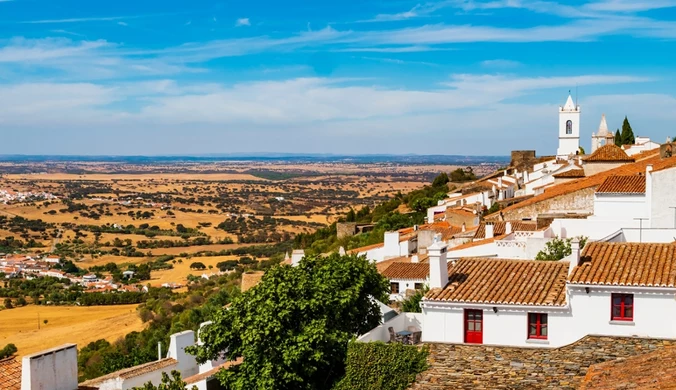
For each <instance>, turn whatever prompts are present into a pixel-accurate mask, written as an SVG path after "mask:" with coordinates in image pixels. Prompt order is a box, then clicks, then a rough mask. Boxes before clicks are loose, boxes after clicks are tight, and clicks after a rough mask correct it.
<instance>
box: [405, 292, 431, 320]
mask: <svg viewBox="0 0 676 390" xmlns="http://www.w3.org/2000/svg"><path fill="white" fill-rule="evenodd" d="M428 291H430V288H429V287H427V286H425V287H424V288H423V289H421V290H417V291H416V292H415V294H413V295H411V296H410V297H408V298H406V299H405V300H404V302H402V303H401V310H402V311H403V312H404V313H422V308H421V307H420V301H422V299H423V297H424V296H425V294H427V292H428Z"/></svg>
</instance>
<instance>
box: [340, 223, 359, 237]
mask: <svg viewBox="0 0 676 390" xmlns="http://www.w3.org/2000/svg"><path fill="white" fill-rule="evenodd" d="M356 233H357V223H356V222H338V223H336V236H337V237H338V238H343V237H350V236H354V235H355V234H356Z"/></svg>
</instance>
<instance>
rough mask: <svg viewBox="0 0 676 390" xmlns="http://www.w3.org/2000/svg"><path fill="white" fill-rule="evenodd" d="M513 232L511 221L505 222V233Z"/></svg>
mask: <svg viewBox="0 0 676 390" xmlns="http://www.w3.org/2000/svg"><path fill="white" fill-rule="evenodd" d="M510 233H512V223H511V222H505V234H510Z"/></svg>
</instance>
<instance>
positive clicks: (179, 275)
mask: <svg viewBox="0 0 676 390" xmlns="http://www.w3.org/2000/svg"><path fill="white" fill-rule="evenodd" d="M237 259H239V257H238V256H213V257H193V258H191V259H181V261H182V263H180V264H179V263H178V262H176V264H173V266H174V268H172V269H165V270H159V271H153V272H152V273H151V274H150V277H151V279H150V281H144V282H143V283H144V284H145V283H148V282H149V283H150V284H151V285H152V286H160V285H162V284H163V283H181V284H185V283H186V281H187V280H188V275H190V274H192V275H195V276H201V275H202V274H204V273H206V274H210V273H212V272H213V273H217V272H218V269H217V268H216V264H218V263H219V262H221V261H225V260H237ZM195 262H200V263H203V264H204V265H205V266H207V269H205V270H191V269H190V264H192V263H195ZM210 265H211V266H213V269H209V268H208V267H209V266H210Z"/></svg>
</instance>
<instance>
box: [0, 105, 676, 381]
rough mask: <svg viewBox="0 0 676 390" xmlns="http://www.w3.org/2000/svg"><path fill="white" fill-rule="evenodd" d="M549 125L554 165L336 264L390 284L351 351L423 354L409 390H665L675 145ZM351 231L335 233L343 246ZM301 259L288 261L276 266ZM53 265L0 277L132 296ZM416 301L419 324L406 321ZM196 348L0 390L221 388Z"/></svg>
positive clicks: (477, 187)
mask: <svg viewBox="0 0 676 390" xmlns="http://www.w3.org/2000/svg"><path fill="white" fill-rule="evenodd" d="M558 115H559V129H558V139H559V145H558V149H557V153H556V155H552V156H538V155H537V154H536V152H535V151H529V150H521V151H513V152H512V154H511V163H510V164H509V166H507V167H505V168H504V169H501V170H499V171H497V172H495V173H494V174H491V175H488V176H485V177H483V178H480V179H478V180H475V181H472V182H468V183H465V184H463V185H461V186H459V187H458V188H456V189H454V190H453V191H452V192H449V193H448V194H447V196H446V197H445V198H444V199H442V200H439V201H438V203H437V204H436V205H433V206H432V207H429V208H428V209H427V212H426V220H425V223H423V224H418V225H415V226H412V227H407V228H403V229H399V230H395V231H389V232H386V233H385V234H384V240H383V242H382V243H378V244H374V245H369V246H365V247H360V248H353V249H347V250H346V249H344V248H342V247H341V248H340V249H339V253H340V254H356V255H359V256H364V257H365V258H366V259H368V260H369V261H370V262H372V263H374V264H375V266H376V268H377V270H378V272H379V273H380V274H381V275H383V276H384V277H385V278H387V280H388V282H389V285H390V291H389V293H390V294H389V298H390V302H384V303H383V304H382V305H381V306H380V307H381V311H382V313H381V314H382V323H381V324H380V325H379V326H377V327H375V328H374V329H372V330H370V331H368V332H366V333H364V334H361V335H358V338H357V340H358V341H359V342H363V343H366V342H373V341H381V342H384V343H406V344H413V345H425V346H427V347H429V350H430V359H429V361H430V364H429V368H428V369H427V370H426V371H424V372H423V373H421V374H419V375H418V376H417V377H416V381H415V383H414V384H413V385H412V387H411V388H412V389H449V388H453V389H455V388H515V387H519V386H522V387H523V388H565V389H574V388H583V389H593V388H603V389H606V388H607V389H610V388H630V387H622V386H628V385H635V384H638V385H637V386H638V387H635V388H648V389H653V388H654V389H657V388H673V387H670V386H673V384H674V383H676V346H675V345H674V343H675V342H676V300H675V299H674V297H675V294H676V196H675V195H674V194H675V193H676V156H673V155H672V149H673V148H674V147H675V146H676V145H674V143H673V142H672V140H670V139H667V140H666V141H665V142H664V143H660V142H657V141H656V140H651V139H650V138H648V137H645V136H637V137H635V140H634V143H632V144H624V145H621V146H617V145H616V143H615V136H614V135H613V133H612V132H611V131H609V129H608V125H607V123H606V118H605V116H603V117H602V118H601V119H600V124H599V128H598V131H597V132H594V133H593V135H592V140H591V141H592V142H591V144H592V148H591V150H590V151H589V153H584V152H583V150H582V149H581V147H580V121H581V108H580V106H579V105H576V104H575V103H574V101H573V99H572V97H571V96H568V98H567V100H566V102H565V103H564V105H563V106H561V107H560V108H559V111H558ZM552 134H553V132H552ZM362 228H363V227H361V226H359V225H358V224H357V223H355V222H342V223H339V224H338V226H337V230H338V232H339V234H341V235H351V234H357V233H358V232H359V231H361V230H360V229H362ZM303 257H304V252H303V250H302V249H297V250H295V251H293V252H292V253H291V254H290V255H288V254H287V256H286V259H285V261H284V263H283V266H291V267H294V266H297V265H298V264H299V263H300V262H301V261H302V258H303ZM59 260H60V259H58V258H55V257H53V256H45V257H40V258H26V257H22V258H16V257H13V256H5V257H3V259H2V260H0V266H2V267H0V272H4V274H5V275H7V276H8V277H9V276H15V275H17V274H19V273H25V274H27V275H31V274H32V275H42V276H53V277H57V278H69V279H70V282H71V283H80V284H83V285H85V286H91V287H92V291H104V290H105V289H119V288H129V287H122V286H118V285H115V284H114V283H112V281H111V280H98V279H97V278H96V276H95V275H84V276H82V277H73V276H70V275H67V274H65V273H63V272H62V271H58V270H53V269H51V268H52V267H51V266H50V264H54V263H58V262H59ZM129 276H130V277H131V276H132V275H129ZM259 276H260V275H259ZM249 282H250V281H249ZM252 284H255V281H254V282H253V283H252ZM416 295H418V298H419V299H420V300H419V304H418V307H417V310H415V311H404V310H402V305H401V303H403V302H406V301H408V300H410V299H411V298H412V297H414V296H416ZM209 325H210V323H208V322H207V323H204V324H203V326H209ZM195 336H196V335H195V333H194V332H192V331H186V332H181V333H177V334H173V335H172V336H171V345H170V346H169V352H168V354H166V355H162V354H161V353H160V354H159V356H158V360H157V361H155V362H151V363H146V364H143V365H140V366H136V367H132V368H125V369H123V370H120V371H117V372H113V373H110V374H108V375H105V376H104V377H100V378H96V379H92V380H88V381H86V382H84V383H79V384H78V375H77V357H78V355H77V353H78V352H77V347H76V345H74V344H69V345H64V346H61V347H58V348H54V349H50V350H47V351H43V352H40V353H36V354H32V355H28V356H24V357H23V359H22V361H21V362H19V361H17V360H16V359H13V358H9V359H5V360H0V388H2V389H7V390H19V389H21V390H33V389H47V388H49V389H55V390H74V389H110V390H127V389H132V388H134V387H136V386H142V385H143V384H144V383H147V382H152V383H153V384H155V385H158V384H159V382H160V380H161V377H162V373H169V372H171V371H172V370H177V371H178V372H180V373H181V376H182V377H183V380H184V381H185V383H186V385H187V387H186V388H187V389H189V388H191V386H193V385H195V386H197V388H198V389H200V390H202V389H217V388H220V387H219V385H218V384H217V383H216V382H217V380H216V379H215V374H216V372H217V371H218V370H219V369H222V368H228V367H231V366H232V365H237V364H238V363H239V362H238V361H227V360H225V359H221V360H210V361H207V362H206V363H203V364H198V363H197V361H196V360H195V358H194V357H193V356H191V355H190V354H188V353H186V352H185V348H186V347H188V346H191V345H193V344H195V343H196V342H197V343H198V344H199V343H203V340H201V338H200V337H197V341H196V337H195ZM651 361H653V362H655V361H658V362H660V364H650V362H651ZM639 368H640V369H639ZM628 372H633V373H634V375H636V376H634V377H631V376H629V377H628V374H627V373H628Z"/></svg>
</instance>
